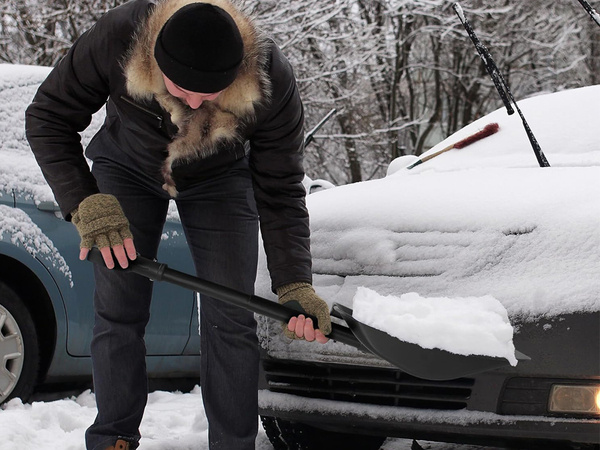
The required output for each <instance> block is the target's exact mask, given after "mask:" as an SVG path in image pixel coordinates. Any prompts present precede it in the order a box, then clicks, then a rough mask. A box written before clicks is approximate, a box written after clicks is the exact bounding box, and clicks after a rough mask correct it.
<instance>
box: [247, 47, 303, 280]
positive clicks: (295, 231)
mask: <svg viewBox="0 0 600 450" xmlns="http://www.w3.org/2000/svg"><path fill="white" fill-rule="evenodd" d="M269 73H270V74H271V82H272V96H271V101H270V103H269V104H268V107H267V108H266V111H265V113H264V115H263V117H261V118H259V121H258V124H257V125H258V126H257V129H256V131H255V132H254V134H253V136H252V138H251V141H250V145H251V151H250V167H251V169H252V174H253V180H254V193H255V198H256V202H257V206H258V213H259V215H260V227H261V233H262V238H263V243H264V246H265V252H266V255H267V265H268V269H269V273H270V275H271V280H272V289H273V290H275V289H276V288H278V287H280V286H283V285H285V284H288V283H292V282H298V281H304V282H308V283H311V282H312V273H311V255H310V229H309V218H308V211H307V209H306V204H305V195H306V194H305V190H304V187H303V185H302V180H303V178H304V169H303V152H304V147H303V142H304V128H303V127H304V113H303V107H302V102H301V100H300V96H299V93H298V88H297V86H296V81H295V78H294V74H293V71H292V68H291V66H290V64H289V62H288V61H287V60H286V59H285V57H284V56H283V55H282V53H281V51H280V50H279V49H278V48H277V47H276V46H275V45H273V51H272V55H271V65H270V71H269Z"/></svg>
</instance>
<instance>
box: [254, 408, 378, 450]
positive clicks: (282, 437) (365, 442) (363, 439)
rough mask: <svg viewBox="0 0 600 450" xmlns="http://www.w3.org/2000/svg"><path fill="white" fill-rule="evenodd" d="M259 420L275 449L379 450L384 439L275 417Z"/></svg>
mask: <svg viewBox="0 0 600 450" xmlns="http://www.w3.org/2000/svg"><path fill="white" fill-rule="evenodd" d="M261 421H262V425H263V428H264V429H265V433H266V434H267V437H268V438H269V440H270V441H271V444H272V445H273V448H274V449H275V450H331V449H332V448H360V449H361V450H379V449H380V448H381V446H382V445H383V442H384V441H385V439H386V438H385V437H380V436H365V435H361V434H351V433H339V432H335V431H328V430H323V429H321V428H315V427H311V426H310V425H307V424H304V423H300V422H291V421H288V420H284V419H280V418H277V417H268V416H261Z"/></svg>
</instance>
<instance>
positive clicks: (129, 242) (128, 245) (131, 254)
mask: <svg viewBox="0 0 600 450" xmlns="http://www.w3.org/2000/svg"><path fill="white" fill-rule="evenodd" d="M123 246H124V247H125V252H127V257H128V258H129V259H130V260H132V261H133V260H134V259H135V258H137V252H136V250H135V245H134V244H133V239H131V238H126V239H124V240H123Z"/></svg>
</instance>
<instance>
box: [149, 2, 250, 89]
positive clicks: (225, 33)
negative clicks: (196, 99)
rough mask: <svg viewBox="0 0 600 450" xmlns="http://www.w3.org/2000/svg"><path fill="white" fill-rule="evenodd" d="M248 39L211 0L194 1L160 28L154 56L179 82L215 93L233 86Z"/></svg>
mask: <svg viewBox="0 0 600 450" xmlns="http://www.w3.org/2000/svg"><path fill="white" fill-rule="evenodd" d="M243 56H244V43H243V41H242V36H241V35H240V31H239V30H238V28H237V26H236V24H235V22H234V20H233V19H232V17H231V16H230V15H229V14H228V13H227V12H225V11H224V10H223V9H221V8H219V7H217V6H214V5H210V4H208V3H192V4H189V5H186V6H184V7H183V8H181V9H179V10H178V11H177V12H175V14H173V15H172V16H171V17H170V18H169V20H167V22H166V23H165V25H164V26H163V27H162V29H161V30H160V33H159V34H158V38H157V40H156V45H155V47H154V57H155V58H156V62H157V63H158V67H159V68H160V70H161V71H162V72H163V73H164V74H165V75H166V77H167V78H168V79H169V80H171V81H172V82H173V83H175V84H176V85H177V86H179V87H181V88H183V89H186V90H188V91H192V92H200V93H203V94H211V93H214V92H219V91H222V90H223V89H225V88H226V87H227V86H229V85H230V84H231V83H232V82H233V80H235V77H236V76H237V73H238V70H239V68H240V65H241V63H242V58H243Z"/></svg>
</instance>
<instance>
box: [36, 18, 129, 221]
mask: <svg viewBox="0 0 600 450" xmlns="http://www.w3.org/2000/svg"><path fill="white" fill-rule="evenodd" d="M112 22H113V19H112V14H111V13H110V12H109V13H107V14H106V15H104V16H103V17H102V18H101V19H100V20H99V21H98V22H97V23H96V24H95V25H94V26H93V27H92V28H91V29H89V30H88V31H87V32H85V33H84V34H83V35H82V36H81V37H80V38H79V39H78V40H77V41H76V42H75V44H74V45H73V46H72V47H71V49H70V50H69V52H68V53H67V54H66V55H65V57H64V58H63V59H62V60H61V61H60V62H59V64H58V65H57V66H56V67H55V68H54V69H53V70H52V72H51V73H50V74H49V76H48V77H47V79H46V80H45V81H44V82H43V83H42V84H41V85H40V87H39V89H38V91H37V93H36V95H35V97H34V99H33V102H32V103H31V105H30V106H29V107H28V108H27V111H26V115H25V129H26V135H27V139H28V141H29V145H30V146H31V149H32V151H33V153H34V155H35V158H36V160H37V162H38V164H39V166H40V168H41V170H42V173H43V175H44V177H45V178H46V181H47V182H48V184H49V185H50V187H51V189H52V191H53V193H54V197H55V198H56V201H57V202H58V204H59V206H60V208H61V212H62V214H63V216H65V218H67V219H68V220H70V213H71V211H73V210H74V209H75V208H76V207H77V205H79V203H80V202H81V200H83V199H84V198H86V197H87V196H89V195H91V194H94V193H97V192H98V187H97V185H96V181H95V179H94V177H93V176H92V174H91V173H90V170H89V166H88V164H87V161H86V159H85V157H84V155H83V148H82V145H81V137H80V134H79V133H80V132H81V131H83V130H85V128H86V127H87V126H88V125H89V124H90V122H91V119H92V115H93V114H94V113H95V112H96V111H98V110H99V109H100V108H101V107H102V106H103V105H104V104H105V102H106V100H107V98H108V95H109V72H108V71H109V70H110V68H109V67H110V66H114V65H115V64H116V65H118V62H117V61H115V55H114V52H111V50H109V49H111V48H114V47H115V42H114V41H111V28H113V26H112V25H111V23H112ZM113 36H114V35H113ZM112 39H114V37H113V38H112Z"/></svg>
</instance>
